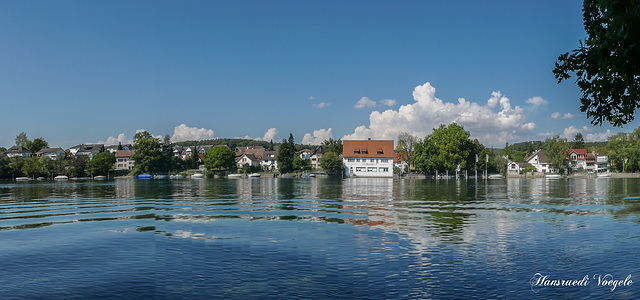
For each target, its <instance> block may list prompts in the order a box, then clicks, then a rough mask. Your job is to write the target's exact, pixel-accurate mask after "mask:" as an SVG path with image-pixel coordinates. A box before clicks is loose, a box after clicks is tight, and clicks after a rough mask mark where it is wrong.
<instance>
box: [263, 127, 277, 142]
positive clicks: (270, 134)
mask: <svg viewBox="0 0 640 300" xmlns="http://www.w3.org/2000/svg"><path fill="white" fill-rule="evenodd" d="M277 136H278V129H276V128H275V127H274V128H269V129H268V130H267V132H265V133H264V135H263V136H262V140H263V141H265V142H269V141H272V140H276V141H277Z"/></svg>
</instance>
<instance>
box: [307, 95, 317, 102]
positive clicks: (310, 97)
mask: <svg viewBox="0 0 640 300" xmlns="http://www.w3.org/2000/svg"><path fill="white" fill-rule="evenodd" d="M308 99H309V100H311V101H313V100H316V97H314V96H309V98H308Z"/></svg>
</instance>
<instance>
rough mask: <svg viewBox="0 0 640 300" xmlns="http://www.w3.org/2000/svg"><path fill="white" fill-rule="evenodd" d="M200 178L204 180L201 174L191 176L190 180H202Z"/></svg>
mask: <svg viewBox="0 0 640 300" xmlns="http://www.w3.org/2000/svg"><path fill="white" fill-rule="evenodd" d="M202 178H204V174H202V173H195V174H193V175H191V179H202Z"/></svg>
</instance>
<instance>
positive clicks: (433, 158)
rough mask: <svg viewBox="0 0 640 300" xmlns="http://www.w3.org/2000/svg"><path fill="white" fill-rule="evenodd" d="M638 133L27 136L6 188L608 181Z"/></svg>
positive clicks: (1, 163) (634, 150)
mask: <svg viewBox="0 0 640 300" xmlns="http://www.w3.org/2000/svg"><path fill="white" fill-rule="evenodd" d="M639 141H640V128H639V129H636V130H635V131H634V132H633V133H629V134H627V133H619V134H617V135H614V136H611V137H610V138H609V141H608V142H595V143H594V142H592V143H585V142H584V140H583V137H582V135H581V134H576V136H575V138H574V140H573V141H567V140H566V139H562V138H560V137H559V136H554V137H552V138H548V139H546V140H545V141H544V142H542V141H534V142H523V143H518V144H513V145H509V144H508V143H507V144H506V145H505V147H504V148H502V149H493V148H486V147H484V146H483V145H482V144H480V143H479V142H478V140H477V139H475V140H471V138H470V134H469V132H467V131H465V130H464V128H462V126H459V125H457V124H455V123H452V124H450V125H448V126H445V125H441V126H440V127H439V128H436V129H434V130H433V133H432V134H431V135H429V136H427V137H425V138H424V139H420V138H418V137H416V136H414V135H411V134H408V133H401V134H400V135H399V136H398V138H397V140H395V141H394V140H374V139H367V140H344V141H343V140H340V139H338V140H334V139H329V140H326V141H324V142H323V143H322V144H321V145H300V144H295V143H294V140H293V135H292V134H290V135H289V139H288V140H286V139H285V140H283V141H282V142H281V143H274V142H273V141H270V142H265V141H258V140H246V139H214V140H206V141H192V142H180V143H172V142H171V141H170V139H169V136H168V135H167V136H166V137H165V138H164V140H161V139H159V138H155V137H153V136H152V135H151V134H149V133H148V132H140V133H137V134H136V137H135V139H134V143H133V144H121V143H120V144H118V145H104V144H80V145H77V146H73V147H70V148H69V149H63V148H61V147H50V146H49V144H48V143H47V142H46V141H45V140H44V138H36V139H34V140H33V141H32V140H29V139H28V138H27V135H26V133H24V132H22V133H20V134H19V135H18V136H17V137H16V145H14V146H11V147H9V148H2V147H0V151H1V153H2V156H1V157H0V180H5V181H6V180H18V181H27V180H53V179H108V178H114V177H122V176H129V177H131V176H134V177H137V178H187V177H192V178H202V177H216V176H217V177H220V176H231V177H236V176H237V177H240V176H245V177H259V176H271V177H277V176H281V177H293V176H306V177H309V176H311V177H315V176H318V175H320V176H322V175H326V176H329V175H340V176H352V177H393V176H399V177H403V176H410V177H418V178H420V177H422V178H436V179H449V178H504V177H520V178H536V177H549V178H557V177H564V176H587V177H589V176H592V177H596V176H598V177H610V176H612V174H613V176H620V175H619V174H623V173H626V174H629V173H633V172H637V171H638V170H640V146H639Z"/></svg>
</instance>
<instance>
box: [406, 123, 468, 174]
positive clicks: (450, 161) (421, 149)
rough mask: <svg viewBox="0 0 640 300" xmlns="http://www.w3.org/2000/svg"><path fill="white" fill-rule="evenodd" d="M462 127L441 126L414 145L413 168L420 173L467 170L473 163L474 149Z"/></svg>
mask: <svg viewBox="0 0 640 300" xmlns="http://www.w3.org/2000/svg"><path fill="white" fill-rule="evenodd" d="M469 137H470V134H469V132H468V131H465V130H464V127H462V126H460V125H458V124H456V123H451V124H450V125H449V126H445V125H444V124H441V125H440V127H439V128H437V129H434V130H433V133H432V134H430V135H429V136H427V137H426V138H425V139H424V141H423V142H422V143H417V144H416V145H415V156H414V159H413V160H414V162H413V163H414V166H415V167H416V169H417V170H419V171H422V172H434V171H440V172H442V171H454V170H456V169H457V168H458V166H459V167H460V168H461V169H467V168H468V167H470V166H471V165H470V164H471V163H475V154H476V153H475V152H476V151H474V150H475V147H474V146H473V142H472V141H471V140H470V139H469Z"/></svg>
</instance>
